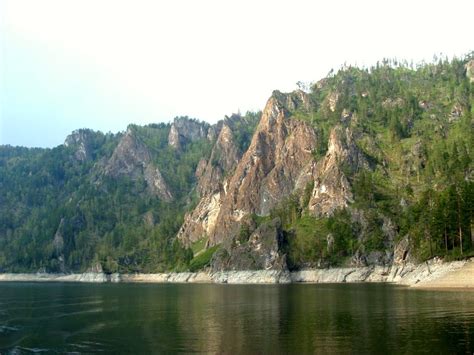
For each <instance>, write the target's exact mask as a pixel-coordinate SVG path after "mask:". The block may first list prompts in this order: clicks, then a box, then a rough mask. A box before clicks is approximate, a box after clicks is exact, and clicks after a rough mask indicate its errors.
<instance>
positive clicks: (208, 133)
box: [168, 117, 215, 149]
mask: <svg viewBox="0 0 474 355" xmlns="http://www.w3.org/2000/svg"><path fill="white" fill-rule="evenodd" d="M214 135H215V132H214V131H213V130H212V129H211V130H210V125H209V124H208V123H206V122H200V121H198V120H194V119H191V118H188V117H175V119H174V120H173V123H172V124H171V129H170V133H169V135H168V144H169V145H170V146H172V147H173V148H175V149H179V148H181V146H182V145H184V144H186V143H188V142H194V141H196V140H198V139H202V138H208V139H212V137H213V136H214Z"/></svg>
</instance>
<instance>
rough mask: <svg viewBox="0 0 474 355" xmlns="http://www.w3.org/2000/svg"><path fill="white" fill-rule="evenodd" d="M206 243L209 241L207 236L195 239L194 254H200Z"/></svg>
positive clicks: (192, 246)
mask: <svg viewBox="0 0 474 355" xmlns="http://www.w3.org/2000/svg"><path fill="white" fill-rule="evenodd" d="M206 243H207V238H206V237H204V238H201V239H199V240H197V241H195V242H194V243H193V244H192V245H191V250H192V251H193V256H196V255H197V254H199V253H200V252H201V251H203V250H204V248H205V247H206Z"/></svg>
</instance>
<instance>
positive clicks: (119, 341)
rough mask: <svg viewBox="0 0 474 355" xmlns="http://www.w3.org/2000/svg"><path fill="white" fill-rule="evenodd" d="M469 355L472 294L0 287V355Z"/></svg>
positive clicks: (473, 330)
mask: <svg viewBox="0 0 474 355" xmlns="http://www.w3.org/2000/svg"><path fill="white" fill-rule="evenodd" d="M41 351H45V352H52V353H55V352H59V353H64V352H76V353H94V352H104V351H105V352H111V353H134V354H138V353H147V354H148V353H163V352H166V353H175V352H186V353H188V352H206V353H231V354H235V353H243V354H247V353H250V354H255V353H271V354H276V353H298V354H302V353H328V352H330V353H364V354H366V353H377V354H380V353H384V354H390V353H409V354H412V353H418V352H427V353H472V352H473V351H474V292H472V291H470V292H469V291H433V290H429V291H428V290H414V289H410V288H406V287H401V286H394V285H390V284H304V285H302V284H289V285H219V284H79V283H15V282H12V283H9V282H4V283H1V284H0V353H1V354H4V353H7V354H8V353H11V354H22V353H30V352H41Z"/></svg>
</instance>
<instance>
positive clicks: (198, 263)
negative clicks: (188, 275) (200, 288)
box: [189, 245, 220, 272]
mask: <svg viewBox="0 0 474 355" xmlns="http://www.w3.org/2000/svg"><path fill="white" fill-rule="evenodd" d="M219 248H220V245H215V246H213V247H211V248H209V249H207V250H205V251H203V252H202V253H200V254H199V255H197V256H196V257H194V258H193V259H192V260H191V262H190V263H189V270H190V271H192V272H195V271H198V270H201V269H203V268H205V267H206V266H209V265H210V263H211V258H212V256H213V255H214V253H215V252H216V251H217V250H218V249H219Z"/></svg>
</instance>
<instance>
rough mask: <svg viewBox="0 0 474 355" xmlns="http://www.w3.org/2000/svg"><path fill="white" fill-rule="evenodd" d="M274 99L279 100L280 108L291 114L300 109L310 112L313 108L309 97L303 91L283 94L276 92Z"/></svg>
mask: <svg viewBox="0 0 474 355" xmlns="http://www.w3.org/2000/svg"><path fill="white" fill-rule="evenodd" d="M272 97H273V98H275V99H276V100H277V102H278V103H279V105H280V106H282V107H284V108H285V109H286V110H287V111H290V112H292V111H296V110H298V109H303V110H306V111H309V110H310V109H311V106H312V104H311V99H310V97H309V95H308V94H307V93H305V92H304V91H302V90H295V91H293V92H291V93H282V92H280V91H278V90H275V91H273V93H272Z"/></svg>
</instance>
